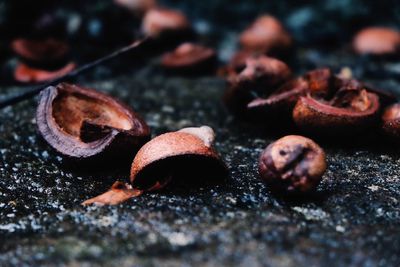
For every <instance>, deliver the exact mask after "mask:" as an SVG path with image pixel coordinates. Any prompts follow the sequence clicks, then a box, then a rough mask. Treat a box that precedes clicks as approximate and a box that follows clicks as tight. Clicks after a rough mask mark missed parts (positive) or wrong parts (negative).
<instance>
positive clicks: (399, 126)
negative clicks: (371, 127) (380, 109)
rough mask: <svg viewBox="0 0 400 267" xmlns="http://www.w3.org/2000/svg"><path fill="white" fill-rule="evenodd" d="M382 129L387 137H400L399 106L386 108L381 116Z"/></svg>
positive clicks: (394, 105) (397, 104)
mask: <svg viewBox="0 0 400 267" xmlns="http://www.w3.org/2000/svg"><path fill="white" fill-rule="evenodd" d="M382 129H383V131H384V133H386V134H387V135H388V136H390V137H393V138H395V139H398V138H399V137H400V104H399V103H396V104H393V105H391V106H389V107H387V108H386V109H385V111H384V113H383V115H382Z"/></svg>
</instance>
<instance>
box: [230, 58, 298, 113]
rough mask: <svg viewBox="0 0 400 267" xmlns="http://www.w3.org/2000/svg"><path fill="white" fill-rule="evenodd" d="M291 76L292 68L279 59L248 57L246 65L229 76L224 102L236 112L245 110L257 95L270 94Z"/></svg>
mask: <svg viewBox="0 0 400 267" xmlns="http://www.w3.org/2000/svg"><path fill="white" fill-rule="evenodd" d="M290 76H291V70H290V68H289V67H288V66H287V65H286V64H285V63H284V62H282V61H280V60H278V59H275V58H271V57H266V56H258V57H252V58H248V59H247V61H246V67H245V68H244V69H243V70H242V71H241V72H240V73H239V74H237V75H234V76H231V77H229V80H228V88H227V90H226V91H225V94H224V102H225V104H226V105H227V107H228V108H229V109H230V110H231V111H233V112H234V113H237V114H238V113H242V112H245V111H246V109H247V108H246V106H247V104H248V103H249V102H250V101H252V100H253V99H254V98H255V96H257V95H265V94H266V95H268V94H270V93H271V92H273V90H274V89H275V88H276V87H277V86H279V85H280V84H282V83H283V82H285V81H286V80H288V79H289V77H290Z"/></svg>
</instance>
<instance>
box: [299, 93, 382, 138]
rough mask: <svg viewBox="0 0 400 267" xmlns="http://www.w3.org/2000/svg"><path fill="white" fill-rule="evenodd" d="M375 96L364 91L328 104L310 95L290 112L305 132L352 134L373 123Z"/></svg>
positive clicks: (376, 102)
mask: <svg viewBox="0 0 400 267" xmlns="http://www.w3.org/2000/svg"><path fill="white" fill-rule="evenodd" d="M379 109H380V103H379V97H378V95H376V94H374V93H370V92H368V91H366V90H351V91H349V92H346V93H345V94H344V95H343V96H341V97H340V98H336V99H332V101H330V102H327V101H324V100H323V99H316V98H313V97H311V96H310V95H308V96H305V97H300V99H299V100H298V101H297V104H296V106H295V107H294V109H293V120H294V122H295V123H296V125H297V126H299V127H300V128H301V129H303V130H304V131H307V132H315V133H316V132H317V133H324V134H348V135H351V134H355V133H358V132H360V131H362V130H364V129H366V128H368V127H370V126H372V125H374V123H375V122H376V119H377V115H378V113H379Z"/></svg>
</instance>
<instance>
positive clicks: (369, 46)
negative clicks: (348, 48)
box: [353, 27, 400, 56]
mask: <svg viewBox="0 0 400 267" xmlns="http://www.w3.org/2000/svg"><path fill="white" fill-rule="evenodd" d="M353 49H354V51H355V52H356V53H358V54H371V55H377V56H380V55H391V54H399V53H400V32H399V31H397V30H394V29H390V28H385V27H369V28H366V29H363V30H361V31H360V32H358V33H357V34H356V36H355V37H354V40H353Z"/></svg>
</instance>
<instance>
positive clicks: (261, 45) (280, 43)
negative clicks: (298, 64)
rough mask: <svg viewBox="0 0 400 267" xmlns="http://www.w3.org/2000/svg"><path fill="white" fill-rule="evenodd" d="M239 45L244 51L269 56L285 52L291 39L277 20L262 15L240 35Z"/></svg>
mask: <svg viewBox="0 0 400 267" xmlns="http://www.w3.org/2000/svg"><path fill="white" fill-rule="evenodd" d="M240 44H241V45H242V47H243V48H244V49H245V50H251V51H259V52H262V53H267V54H269V55H270V54H271V53H274V52H280V51H284V50H287V49H288V48H289V47H290V46H291V44H292V38H291V37H290V35H289V34H288V32H287V31H286V30H285V28H284V27H283V25H282V24H281V23H280V22H279V20H278V19H276V18H275V17H273V16H269V15H263V16H261V17H259V18H258V19H257V20H256V21H255V22H254V23H253V24H252V25H251V26H250V27H249V28H247V29H246V30H245V31H244V32H243V33H242V34H241V35H240Z"/></svg>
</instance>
